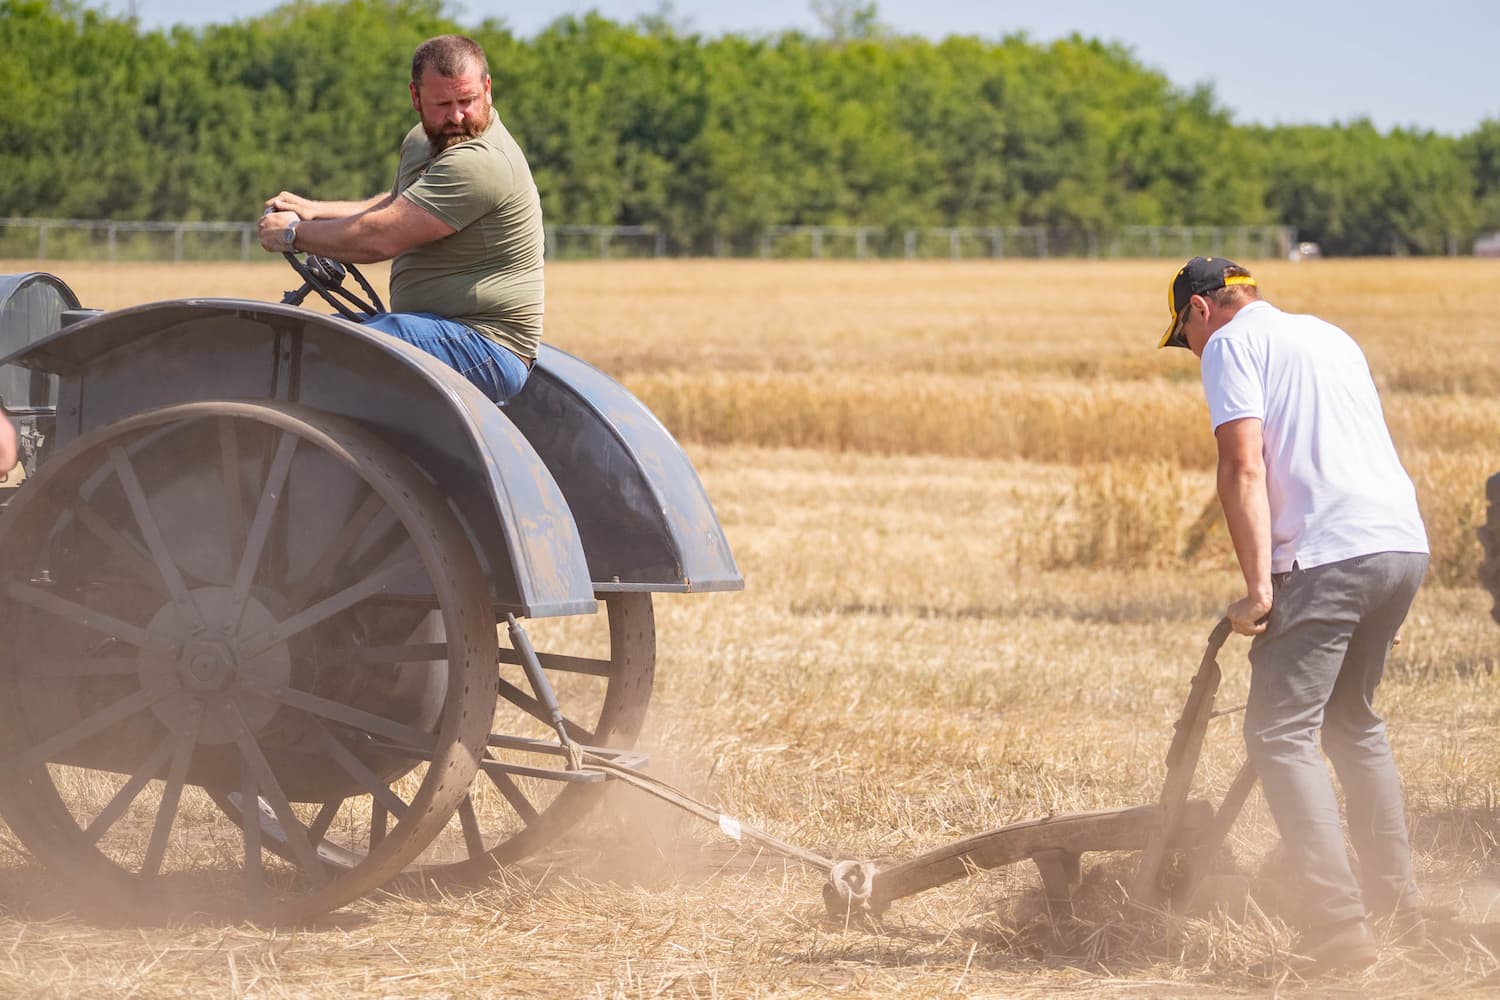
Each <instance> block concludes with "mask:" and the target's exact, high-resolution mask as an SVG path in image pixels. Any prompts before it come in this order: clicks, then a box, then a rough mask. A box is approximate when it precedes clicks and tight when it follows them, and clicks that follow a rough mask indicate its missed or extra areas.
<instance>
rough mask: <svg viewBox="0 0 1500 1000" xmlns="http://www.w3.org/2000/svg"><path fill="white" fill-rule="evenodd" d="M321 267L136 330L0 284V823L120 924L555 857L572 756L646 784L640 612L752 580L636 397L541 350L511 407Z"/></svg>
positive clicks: (572, 808)
mask: <svg viewBox="0 0 1500 1000" xmlns="http://www.w3.org/2000/svg"><path fill="white" fill-rule="evenodd" d="M323 263H324V262H317V261H311V260H310V261H302V260H300V259H294V264H295V265H296V266H297V268H298V271H299V273H300V274H302V276H303V278H304V279H305V280H304V283H303V285H302V287H301V288H300V289H298V290H297V291H296V292H292V293H288V297H287V299H285V300H283V303H280V304H271V303H265V302H255V301H244V300H230V299H191V298H189V299H177V300H172V301H166V302H157V303H153V304H149V305H142V306H136V307H132V308H128V309H122V310H118V311H114V312H100V311H98V310H88V309H81V308H79V303H78V301H77V299H76V298H75V296H74V295H73V293H72V292H71V291H70V290H69V289H68V288H67V286H66V285H65V284H64V283H63V282H62V281H60V280H59V279H58V278H56V277H53V276H51V275H48V274H42V273H29V274H20V275H11V276H5V277H0V364H3V367H0V393H3V401H4V404H5V406H6V408H7V410H8V412H9V413H10V415H11V418H12V420H13V422H14V423H16V424H17V426H18V428H19V430H20V436H21V443H22V447H21V451H22V454H23V458H24V460H23V466H24V471H25V476H24V478H23V477H20V476H12V477H11V480H10V481H9V482H8V483H4V484H0V486H11V487H13V488H12V489H6V490H0V497H6V496H8V497H9V499H8V501H7V502H6V504H5V508H4V511H3V515H0V815H3V817H4V820H5V822H6V823H7V824H8V825H9V826H10V828H11V830H12V831H14V833H15V835H16V836H17V837H18V838H19V839H20V840H21V841H22V842H23V843H24V844H25V846H26V847H27V848H28V849H29V850H30V851H31V852H32V853H33V854H34V855H35V856H36V857H37V858H39V859H40V860H41V861H43V862H44V863H45V864H46V865H47V866H48V868H49V869H51V870H52V871H55V872H56V873H58V875H59V876H61V877H65V878H66V879H67V880H69V881H71V882H72V883H73V884H74V885H75V886H80V887H82V888H83V889H84V891H83V892H81V893H79V896H80V898H81V899H87V900H94V901H97V902H99V903H100V905H106V904H107V905H108V906H110V907H112V908H116V909H118V911H119V912H123V913H125V914H128V915H130V916H131V917H133V918H137V919H157V918H171V917H175V916H177V915H182V914H190V913H196V914H203V913H209V914H215V915H221V916H224V917H227V918H230V919H234V918H239V917H245V916H248V917H254V918H257V919H263V920H272V921H284V920H299V919H305V918H308V917H311V916H314V915H317V914H320V913H323V912H326V911H328V910H331V909H334V908H336V907H339V906H341V905H343V904H345V903H347V902H349V901H350V900H353V899H354V898H356V897H358V896H360V895H361V894H363V893H366V892H368V891H369V890H371V889H373V888H375V887H376V886H379V885H382V884H384V883H386V882H387V881H389V880H391V879H392V878H393V877H395V876H397V875H398V874H400V873H403V872H413V871H416V872H421V873H426V872H433V871H446V870H449V869H462V870H476V869H483V868H484V867H486V866H491V865H496V864H500V863H504V862H508V861H511V860H513V859H516V858H519V857H521V856H523V855H525V854H527V853H528V852H531V851H534V850H536V849H537V848H539V847H542V846H545V845H547V844H549V843H551V842H552V841H553V840H554V839H555V838H557V837H558V836H559V835H560V834H561V833H562V832H564V831H565V830H567V829H568V828H569V827H570V826H571V825H573V824H574V823H576V822H577V821H578V819H579V818H580V817H581V816H582V815H583V812H584V810H585V809H586V808H587V807H588V806H589V805H590V803H591V802H593V801H594V800H595V799H596V798H597V796H598V793H599V792H600V791H601V789H602V788H603V785H604V782H605V781H606V776H605V774H603V773H601V772H600V771H598V770H597V769H589V768H586V767H583V766H581V764H580V762H581V760H582V759H583V758H584V756H585V755H587V756H589V757H591V758H593V759H595V760H601V759H612V760H617V761H619V762H622V763H627V764H628V763H639V762H640V758H638V757H635V756H633V755H631V754H629V752H628V751H629V749H630V747H631V746H632V745H633V743H634V741H635V739H636V737H637V734H638V733H639V731H640V729H641V725H642V721H643V718H644V714H645V711H646V706H647V702H648V700H649V698H650V695H651V689H652V677H653V670H654V664H655V649H656V646H655V628H654V619H653V614H652V596H651V595H652V594H653V593H660V592H668V593H687V592H702V591H720V590H735V589H739V588H741V587H742V586H743V581H742V580H741V577H740V574H739V571H738V569H737V568H736V566H735V563H734V559H733V557H732V555H731V553H730V550H729V546H728V544H727V542H726V540H725V537H724V534H723V532H722V530H721V528H720V526H719V523H718V520H717V518H716V516H715V514H714V511H713V508H712V507H711V505H710V504H709V501H708V498H707V496H706V495H705V493H704V491H703V488H702V485H701V484H700V482H699V479H698V476H697V474H696V472H695V471H694V469H693V467H692V465H691V463H690V462H689V460H688V459H687V457H686V456H685V455H684V454H683V452H682V450H681V449H680V448H679V446H678V445H677V443H676V442H675V441H674V440H673V439H672V437H671V435H670V434H669V433H668V432H667V431H666V430H665V428H663V426H662V425H661V423H660V422H659V421H657V420H656V419H655V418H654V417H653V416H652V414H651V413H650V412H649V411H648V410H647V409H646V408H645V407H644V406H642V405H641V403H640V402H638V401H637V400H636V399H635V398H634V397H632V396H631V395H630V394H629V393H628V392H626V391H625V390H624V389H623V388H622V387H621V386H620V385H619V384H617V383H616V382H614V381H613V380H612V379H610V378H609V377H607V376H605V375H604V374H603V373H601V372H599V371H598V370H596V369H594V368H592V367H590V366H589V365H588V364H586V363H584V362H583V361H581V360H579V359H578V358H575V357H572V356H570V355H569V354H566V353H564V352H563V351H560V350H557V349H555V348H550V347H544V348H543V350H542V353H541V356H540V358H539V359H538V360H537V362H536V365H535V368H534V369H533V372H532V374H531V377H530V380H529V382H528V383H527V386H526V388H525V390H524V391H523V392H522V393H521V394H520V395H519V396H517V397H516V398H515V399H513V400H511V401H510V402H509V403H507V404H506V405H505V406H504V407H503V408H500V407H496V406H495V405H494V404H493V403H491V402H490V401H489V400H487V399H485V398H484V396H483V395H482V394H481V393H479V392H478V390H476V389H474V388H473V387H472V386H471V385H470V384H469V383H468V382H467V381H465V380H464V379H463V378H461V377H459V376H458V375H456V374H455V373H454V372H452V371H451V370H450V369H448V368H447V367H445V366H444V365H442V364H441V363H439V362H437V361H436V360H434V359H433V358H431V357H429V356H427V355H426V354H423V353H421V352H419V351H417V350H415V349H414V348H411V347H409V346H408V345H406V344H404V343H401V342H398V341H396V340H394V339H392V338H389V337H386V336H384V335H383V334H380V333H378V332H374V331H371V330H368V329H367V328H365V327H363V326H361V325H360V324H359V323H358V322H356V321H354V320H357V319H358V318H359V316H360V315H361V314H362V313H364V312H369V311H375V310H377V309H378V308H379V302H378V299H374V297H373V293H370V297H371V299H373V302H369V301H364V300H361V299H360V298H359V297H357V296H352V297H351V296H350V295H349V294H348V293H346V292H345V291H344V290H343V287H342V284H341V282H342V274H340V273H330V272H329V271H326V270H320V269H319V268H320V267H321V266H322V264H323ZM335 270H337V269H335ZM360 280H361V281H362V280H363V279H362V278H361V279H360ZM365 287H366V288H367V289H368V286H367V285H366V286H365ZM310 291H316V292H318V293H319V294H321V295H323V296H324V297H325V298H327V299H328V300H329V301H330V302H332V303H333V304H334V305H335V306H336V307H337V308H338V309H339V311H340V312H342V313H344V314H345V315H347V316H350V317H352V318H351V319H346V318H342V317H340V316H328V315H322V314H319V313H315V312H313V311H310V310H307V309H303V308H299V307H297V306H296V305H295V304H294V303H296V302H300V300H301V298H302V297H303V296H306V295H307V294H308V293H309V292H310ZM340 299H343V300H349V301H353V302H354V303H355V304H356V308H355V309H353V310H350V309H349V308H348V307H347V305H345V304H344V303H343V302H341V301H340ZM17 480H21V481H20V482H19V484H17ZM523 622H524V623H525V624H524V625H523ZM497 624H498V625H503V626H504V627H505V631H506V635H507V642H506V643H504V644H503V645H502V644H501V642H500V641H499V629H498V628H497ZM528 629H529V630H530V633H528ZM497 664H498V666H497Z"/></svg>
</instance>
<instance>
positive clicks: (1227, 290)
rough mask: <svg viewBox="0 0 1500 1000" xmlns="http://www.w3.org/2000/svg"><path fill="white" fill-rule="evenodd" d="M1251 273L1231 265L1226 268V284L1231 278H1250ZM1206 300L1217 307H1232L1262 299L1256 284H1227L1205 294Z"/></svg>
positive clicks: (1236, 265)
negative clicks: (1236, 304) (1238, 303)
mask: <svg viewBox="0 0 1500 1000" xmlns="http://www.w3.org/2000/svg"><path fill="white" fill-rule="evenodd" d="M1248 277H1250V272H1249V271H1248V270H1246V269H1245V268H1243V267H1240V266H1239V265H1238V264H1231V265H1229V266H1228V267H1226V268H1224V278H1225V280H1226V282H1228V279H1230V278H1248ZM1204 298H1206V299H1208V300H1209V301H1211V302H1212V303H1213V304H1214V305H1216V306H1221V307H1222V306H1232V305H1234V304H1235V303H1237V302H1253V301H1255V300H1256V299H1258V298H1260V289H1259V288H1257V287H1255V284H1254V282H1252V283H1250V284H1248V285H1241V284H1235V283H1233V282H1229V283H1227V284H1226V285H1225V286H1224V287H1223V288H1217V289H1215V290H1214V291H1211V292H1205V293H1204Z"/></svg>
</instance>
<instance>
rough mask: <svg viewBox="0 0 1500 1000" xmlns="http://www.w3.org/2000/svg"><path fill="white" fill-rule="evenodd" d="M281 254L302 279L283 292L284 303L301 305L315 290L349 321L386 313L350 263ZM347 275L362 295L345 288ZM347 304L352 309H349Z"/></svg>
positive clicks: (364, 280) (282, 299)
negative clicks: (362, 292) (297, 284)
mask: <svg viewBox="0 0 1500 1000" xmlns="http://www.w3.org/2000/svg"><path fill="white" fill-rule="evenodd" d="M274 211H276V210H275V209H274V208H269V207H268V208H267V209H266V210H265V211H264V212H262V213H261V214H262V215H270V214H271V213H272V212H274ZM282 256H283V257H285V258H286V262H287V263H288V264H290V265H291V267H292V270H293V271H296V272H297V276H298V277H300V278H301V279H302V287H300V288H294V289H292V290H291V291H289V292H285V293H283V294H282V296H281V301H282V304H283V305H290V306H300V305H301V304H302V300H303V299H305V298H307V295H308V293H309V292H317V293H318V296H319V297H320V298H322V300H323V301H324V302H327V303H328V304H329V305H331V306H333V311H334V312H336V313H338V314H339V315H340V316H342V317H344V318H345V319H347V320H349V321H350V322H352V323H363V322H364V321H365V320H367V319H370V318H371V317H373V316H377V315H379V314H380V313H383V312H385V303H383V302H381V301H380V296H379V295H377V294H375V289H374V288H372V287H371V286H370V282H369V281H367V280H366V279H365V276H364V274H363V273H361V272H360V269H359V268H357V267H355V266H354V265H353V264H344V263H341V262H339V261H336V260H334V259H333V258H332V257H321V256H319V255H318V254H314V253H310V254H306V255H304V256H305V258H306V259H302V258H299V257H298V255H297V254H296V253H295V252H294V251H290V250H288V251H283V252H282ZM346 274H352V275H354V280H355V281H357V282H359V287H360V288H363V289H364V292H365V297H364V298H360V296H359V295H357V294H356V293H354V292H351V291H350V290H349V289H347V288H345V287H344V276H345V275H346ZM340 299H342V300H343V301H340ZM345 303H348V304H347V305H346V304H345ZM350 306H353V308H352V309H351V308H350Z"/></svg>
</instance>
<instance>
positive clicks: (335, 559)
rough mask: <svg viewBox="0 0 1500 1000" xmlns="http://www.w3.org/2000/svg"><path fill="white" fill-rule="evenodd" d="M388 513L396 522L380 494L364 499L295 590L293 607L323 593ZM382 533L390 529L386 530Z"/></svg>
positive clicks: (371, 493) (372, 494)
mask: <svg viewBox="0 0 1500 1000" xmlns="http://www.w3.org/2000/svg"><path fill="white" fill-rule="evenodd" d="M381 512H385V513H387V514H389V515H390V518H391V519H392V520H393V522H394V518H395V512H393V511H391V509H390V508H389V507H387V506H386V505H385V500H384V499H382V498H381V496H380V494H379V493H376V492H374V491H373V490H372V491H370V493H369V494H368V495H367V496H366V497H365V499H364V502H363V503H361V504H360V505H359V507H358V508H357V509H356V510H355V511H354V516H353V517H351V518H349V520H348V521H346V522H344V526H343V527H342V528H340V529H339V531H338V534H336V535H334V536H333V541H332V542H330V543H328V548H326V549H324V550H323V554H322V555H321V556H319V557H318V561H317V563H316V564H315V565H314V566H313V567H312V568H311V569H309V570H308V571H307V574H306V575H305V576H304V577H303V578H302V579H301V580H300V581H299V582H298V583H297V584H296V586H294V587H292V589H291V594H292V604H293V605H294V606H295V605H298V604H305V603H306V602H308V601H310V600H312V598H313V595H314V594H317V593H318V592H320V591H322V590H323V589H324V588H326V587H327V586H328V583H329V581H331V580H332V579H333V574H334V571H335V570H337V569H338V568H339V566H340V565H342V564H343V561H344V557H345V556H347V555H348V554H349V553H350V551H352V550H353V548H354V543H355V542H357V541H359V539H360V537H361V536H362V535H363V534H364V533H365V531H366V529H368V528H369V527H370V524H371V522H373V521H374V520H375V516H376V515H377V514H380V513H381ZM382 530H389V528H383V529H382Z"/></svg>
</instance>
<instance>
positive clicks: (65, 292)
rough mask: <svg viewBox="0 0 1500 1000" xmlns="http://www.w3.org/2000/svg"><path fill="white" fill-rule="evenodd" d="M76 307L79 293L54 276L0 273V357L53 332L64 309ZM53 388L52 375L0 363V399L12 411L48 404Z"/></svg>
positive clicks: (54, 390) (60, 320)
mask: <svg viewBox="0 0 1500 1000" xmlns="http://www.w3.org/2000/svg"><path fill="white" fill-rule="evenodd" d="M77 308H78V296H76V295H74V294H73V290H72V289H71V288H69V287H68V286H67V285H65V284H64V283H63V282H62V280H61V279H60V278H58V277H56V276H55V275H51V274H46V273H44V272H41V271H32V272H29V273H26V274H0V356H4V355H7V354H14V353H16V352H17V351H20V350H21V349H23V348H24V347H26V346H27V345H29V344H32V343H34V342H35V341H38V340H41V339H42V338H44V337H48V336H51V335H52V334H53V333H56V332H57V330H58V329H59V328H60V327H61V326H62V314H63V312H64V311H66V310H68V309H77ZM56 391H57V378H56V377H55V376H52V375H48V374H46V373H45V372H39V371H27V370H26V369H25V368H22V367H21V366H19V365H0V399H3V400H4V401H5V405H6V407H7V408H8V409H10V410H12V411H15V410H23V411H24V410H29V409H32V408H35V407H45V406H50V405H52V399H53V397H54V396H55V394H56Z"/></svg>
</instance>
